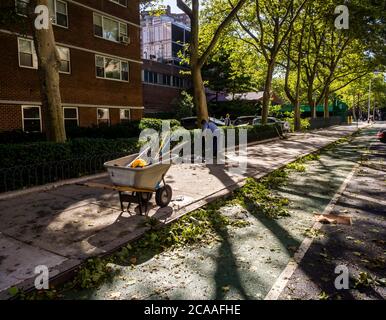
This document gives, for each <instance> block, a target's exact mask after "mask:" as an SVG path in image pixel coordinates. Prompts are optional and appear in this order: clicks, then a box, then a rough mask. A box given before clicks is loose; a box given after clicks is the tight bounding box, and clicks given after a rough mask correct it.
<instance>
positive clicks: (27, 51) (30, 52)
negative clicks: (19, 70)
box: [18, 38, 38, 69]
mask: <svg viewBox="0 0 386 320" xmlns="http://www.w3.org/2000/svg"><path fill="white" fill-rule="evenodd" d="M18 46H19V66H20V67H25V68H32V69H37V67H38V58H37V56H36V51H35V46H34V43H33V41H32V40H30V39H22V38H18Z"/></svg>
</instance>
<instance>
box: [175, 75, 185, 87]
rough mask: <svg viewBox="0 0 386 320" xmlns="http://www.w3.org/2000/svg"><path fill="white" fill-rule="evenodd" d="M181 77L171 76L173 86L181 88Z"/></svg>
mask: <svg viewBox="0 0 386 320" xmlns="http://www.w3.org/2000/svg"><path fill="white" fill-rule="evenodd" d="M183 84H184V82H183V79H182V78H180V77H173V87H177V88H182V87H183Z"/></svg>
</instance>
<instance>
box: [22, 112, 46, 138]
mask: <svg viewBox="0 0 386 320" xmlns="http://www.w3.org/2000/svg"><path fill="white" fill-rule="evenodd" d="M21 108H22V116H23V130H24V131H26V132H41V131H42V122H41V113H40V107H39V106H22V107H21Z"/></svg>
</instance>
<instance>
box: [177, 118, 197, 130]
mask: <svg viewBox="0 0 386 320" xmlns="http://www.w3.org/2000/svg"><path fill="white" fill-rule="evenodd" d="M180 123H181V126H183V127H184V128H185V129H188V130H192V129H196V128H197V117H187V118H182V119H181V120H180Z"/></svg>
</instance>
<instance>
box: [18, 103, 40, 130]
mask: <svg viewBox="0 0 386 320" xmlns="http://www.w3.org/2000/svg"><path fill="white" fill-rule="evenodd" d="M27 108H39V123H40V131H39V132H42V131H43V124H42V108H41V106H36V105H22V106H21V119H22V120H21V124H22V128H23V131H24V132H25V129H24V120H37V118H24V109H27ZM35 132H36V131H35Z"/></svg>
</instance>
